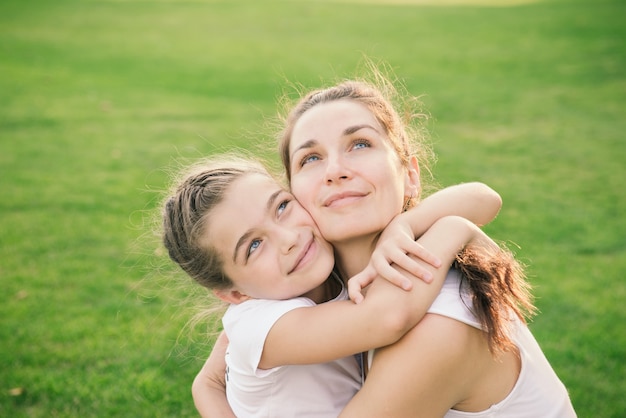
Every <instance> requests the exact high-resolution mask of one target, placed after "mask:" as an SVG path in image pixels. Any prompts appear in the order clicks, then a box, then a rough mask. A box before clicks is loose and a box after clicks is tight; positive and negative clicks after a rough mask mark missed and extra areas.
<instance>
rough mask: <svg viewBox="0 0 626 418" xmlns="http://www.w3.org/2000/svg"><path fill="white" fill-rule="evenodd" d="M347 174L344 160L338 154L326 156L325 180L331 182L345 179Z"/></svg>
mask: <svg viewBox="0 0 626 418" xmlns="http://www.w3.org/2000/svg"><path fill="white" fill-rule="evenodd" d="M348 176H349V170H348V169H347V167H346V164H345V161H344V160H343V159H342V158H341V157H338V156H333V157H330V156H329V157H328V158H327V159H326V182H327V183H333V182H337V181H340V180H344V179H347V178H348Z"/></svg>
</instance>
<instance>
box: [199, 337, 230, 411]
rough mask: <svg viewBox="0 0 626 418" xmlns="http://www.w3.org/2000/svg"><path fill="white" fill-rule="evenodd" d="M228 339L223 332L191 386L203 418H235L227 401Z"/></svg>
mask: <svg viewBox="0 0 626 418" xmlns="http://www.w3.org/2000/svg"><path fill="white" fill-rule="evenodd" d="M227 347H228V338H227V337H226V333H224V332H222V333H221V334H220V336H219V337H218V338H217V341H215V345H213V351H212V352H211V355H210V356H209V358H208V359H207V361H206V362H205V363H204V366H202V369H201V370H200V373H198V375H197V376H196V378H195V379H194V381H193V385H192V386H191V394H192V396H193V402H194V404H195V405H196V409H197V410H198V412H199V413H200V416H201V417H202V418H211V417H216V418H228V417H232V418H235V414H234V413H233V410H232V409H231V408H230V405H229V404H228V400H227V399H226V381H225V374H226V359H225V355H226V348H227Z"/></svg>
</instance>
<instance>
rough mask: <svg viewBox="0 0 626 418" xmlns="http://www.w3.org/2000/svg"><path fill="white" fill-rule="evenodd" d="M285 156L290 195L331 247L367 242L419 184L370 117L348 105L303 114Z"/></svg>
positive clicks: (351, 103) (328, 105)
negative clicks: (307, 214)
mask: <svg viewBox="0 0 626 418" xmlns="http://www.w3.org/2000/svg"><path fill="white" fill-rule="evenodd" d="M289 150H290V164H291V173H292V174H291V188H292V191H293V194H294V196H295V197H296V198H297V199H298V201H299V202H300V203H301V204H302V205H303V206H304V207H305V209H306V210H307V211H308V212H309V213H310V214H311V215H312V216H313V219H315V221H316V222H317V225H318V226H319V228H320V230H321V231H322V235H323V236H324V238H326V239H327V240H328V241H330V242H331V243H332V244H333V245H337V244H340V243H342V242H349V241H351V240H354V239H361V238H364V237H367V239H373V238H372V237H373V236H375V235H376V234H377V233H379V232H380V231H382V230H383V229H384V228H385V226H386V225H387V224H388V223H389V221H391V219H392V218H393V217H394V216H395V215H397V214H398V213H400V211H401V210H402V206H403V203H404V197H405V196H408V195H410V190H412V186H413V185H414V184H415V181H417V182H419V174H418V173H419V172H417V173H415V172H414V171H415V170H417V166H416V165H415V167H413V168H414V169H415V170H411V171H409V170H407V169H406V168H404V167H403V166H402V165H401V163H400V159H399V157H398V156H397V154H396V152H395V150H394V149H393V148H392V146H391V144H390V142H389V140H388V138H387V135H386V133H385V130H384V129H383V127H382V126H381V125H380V123H379V122H378V120H377V119H376V117H374V115H373V114H372V113H371V112H370V111H369V109H368V108H367V107H366V106H364V105H363V104H361V103H359V102H356V101H353V100H349V99H342V100H337V101H333V102H328V103H323V104H319V105H316V106H315V107H313V108H311V109H309V110H307V111H306V112H305V113H304V114H303V115H302V116H301V117H300V119H299V120H298V121H297V122H296V124H295V125H294V128H293V132H292V136H291V141H290V144H289ZM409 173H410V174H409Z"/></svg>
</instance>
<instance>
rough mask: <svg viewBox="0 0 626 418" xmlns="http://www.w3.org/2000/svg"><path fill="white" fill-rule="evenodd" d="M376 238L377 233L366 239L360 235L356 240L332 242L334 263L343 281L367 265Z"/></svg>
mask: <svg viewBox="0 0 626 418" xmlns="http://www.w3.org/2000/svg"><path fill="white" fill-rule="evenodd" d="M377 238H378V234H377V235H376V236H374V237H371V238H367V239H366V238H364V237H361V238H360V239H358V240H351V241H345V242H340V243H333V246H334V248H335V264H337V267H338V268H339V271H340V273H341V276H342V279H343V280H344V282H345V281H347V280H348V279H349V278H350V277H352V276H354V275H355V274H357V273H360V272H361V271H362V270H363V269H364V268H365V267H367V264H368V263H369V262H370V258H371V257H372V252H373V251H374V248H375V246H376V240H377Z"/></svg>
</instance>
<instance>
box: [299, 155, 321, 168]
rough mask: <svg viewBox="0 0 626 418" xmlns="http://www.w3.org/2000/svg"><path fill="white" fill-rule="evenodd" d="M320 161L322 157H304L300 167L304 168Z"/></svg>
mask: <svg viewBox="0 0 626 418" xmlns="http://www.w3.org/2000/svg"><path fill="white" fill-rule="evenodd" d="M319 159H320V157H318V156H317V155H307V156H306V157H304V158H303V159H302V162H301V163H300V166H303V165H305V164H308V163H312V162H313V161H317V160H319Z"/></svg>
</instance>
